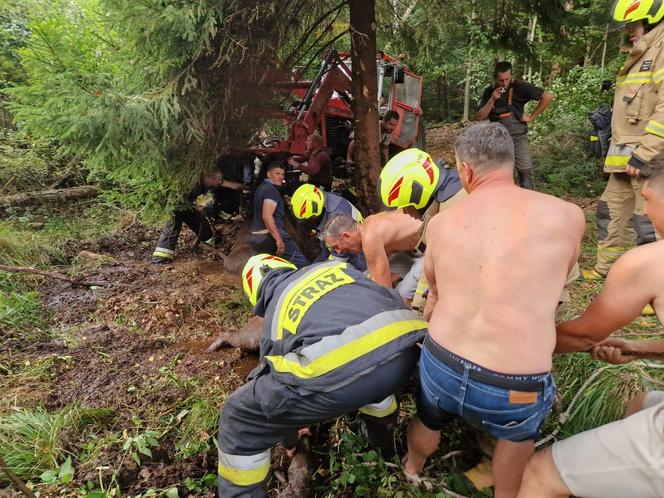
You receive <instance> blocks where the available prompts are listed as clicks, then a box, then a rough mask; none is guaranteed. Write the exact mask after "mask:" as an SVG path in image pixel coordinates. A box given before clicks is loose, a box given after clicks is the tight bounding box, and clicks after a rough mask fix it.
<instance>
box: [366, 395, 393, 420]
mask: <svg viewBox="0 0 664 498" xmlns="http://www.w3.org/2000/svg"><path fill="white" fill-rule="evenodd" d="M358 411H359V412H360V413H363V414H364V415H369V416H370V417H376V418H382V417H387V416H388V415H392V414H393V413H394V412H395V411H397V398H396V396H394V394H390V395H389V396H388V397H387V398H385V399H384V400H383V401H381V402H379V403H372V404H370V405H364V406H363V407H362V408H360V409H359V410H358Z"/></svg>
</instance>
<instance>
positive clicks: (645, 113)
mask: <svg viewBox="0 0 664 498" xmlns="http://www.w3.org/2000/svg"><path fill="white" fill-rule="evenodd" d="M663 47H664V23H661V24H659V25H658V26H656V27H655V28H653V30H652V31H650V32H649V33H647V34H646V35H644V36H643V37H642V38H641V39H640V40H639V41H638V42H637V43H636V44H635V45H634V47H633V48H632V50H631V51H630V53H629V56H628V59H627V62H626V63H625V65H624V67H623V69H622V70H621V71H620V74H619V75H618V79H617V82H616V94H615V97H614V101H613V118H612V120H611V129H612V133H613V136H612V139H611V145H610V147H609V152H608V155H607V157H606V160H605V163H604V171H606V172H607V173H617V172H624V171H625V166H626V165H627V163H628V162H629V163H630V164H631V165H633V166H637V167H638V166H641V165H643V164H644V163H648V162H649V161H650V160H651V159H652V158H653V157H655V156H656V155H657V154H658V153H660V152H662V151H664V86H662V84H663V83H664V50H662V48H663Z"/></svg>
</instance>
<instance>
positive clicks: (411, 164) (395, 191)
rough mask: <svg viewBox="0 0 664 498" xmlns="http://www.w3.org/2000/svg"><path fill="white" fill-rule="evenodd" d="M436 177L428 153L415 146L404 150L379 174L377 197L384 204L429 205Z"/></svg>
mask: <svg viewBox="0 0 664 498" xmlns="http://www.w3.org/2000/svg"><path fill="white" fill-rule="evenodd" d="M439 178H440V169H439V168H438V165H436V163H434V162H433V159H431V156H429V154H427V153H426V152H424V151H422V150H419V149H407V150H404V151H402V152H399V153H398V154H397V155H396V156H394V157H393V158H392V159H390V160H389V161H388V162H387V164H386V165H385V167H384V168H383V171H382V172H381V173H380V179H379V180H378V189H379V192H380V198H381V200H382V201H383V204H385V205H386V206H387V207H391V208H405V207H407V206H413V207H415V208H416V209H422V208H423V207H425V206H426V205H427V204H429V201H430V200H431V197H432V196H433V194H434V192H435V191H436V188H437V187H438V180H439Z"/></svg>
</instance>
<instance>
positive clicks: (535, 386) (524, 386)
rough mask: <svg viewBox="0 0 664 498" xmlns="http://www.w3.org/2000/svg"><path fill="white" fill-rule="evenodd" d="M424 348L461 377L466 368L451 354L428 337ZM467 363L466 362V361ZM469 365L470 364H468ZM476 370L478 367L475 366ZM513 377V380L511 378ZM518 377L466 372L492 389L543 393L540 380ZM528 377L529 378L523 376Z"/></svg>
mask: <svg viewBox="0 0 664 498" xmlns="http://www.w3.org/2000/svg"><path fill="white" fill-rule="evenodd" d="M424 347H426V348H427V351H429V352H430V353H431V354H432V355H434V356H435V357H436V358H437V359H438V360H440V361H441V362H442V363H444V364H445V365H447V366H448V367H450V368H451V369H452V370H454V371H455V372H456V373H458V374H461V375H463V374H464V372H465V370H466V368H467V366H466V365H465V364H464V363H463V362H462V361H461V360H459V359H457V358H456V357H455V355H453V354H452V353H450V352H448V351H447V350H445V349H443V348H442V347H441V346H439V345H438V344H436V343H435V342H434V341H433V339H431V337H430V336H429V335H427V336H426V337H425V338H424ZM466 361H467V360H466ZM468 363H471V362H468ZM477 367H478V368H481V367H479V365H477ZM513 377H514V378H513ZM516 377H519V376H518V375H514V376H507V375H503V374H498V373H494V372H491V371H488V370H476V369H474V368H470V369H469V372H468V378H469V379H472V380H476V381H478V382H482V383H483V384H488V385H490V386H494V387H502V388H503V389H511V390H514V391H525V392H535V391H537V392H544V387H545V385H546V384H545V382H544V379H542V380H525V379H523V380H522V379H518V378H516ZM524 377H529V376H524Z"/></svg>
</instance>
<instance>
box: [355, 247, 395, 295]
mask: <svg viewBox="0 0 664 498" xmlns="http://www.w3.org/2000/svg"><path fill="white" fill-rule="evenodd" d="M362 250H363V251H364V256H365V257H366V260H367V270H369V273H370V275H371V280H373V281H374V282H376V283H377V284H380V285H382V286H384V287H387V288H388V289H391V288H392V273H391V272H390V263H389V261H388V260H387V253H386V252H385V245H384V243H383V240H382V239H380V238H379V237H375V236H367V237H365V239H364V240H363V241H362Z"/></svg>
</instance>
